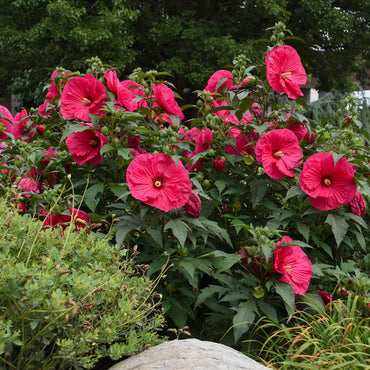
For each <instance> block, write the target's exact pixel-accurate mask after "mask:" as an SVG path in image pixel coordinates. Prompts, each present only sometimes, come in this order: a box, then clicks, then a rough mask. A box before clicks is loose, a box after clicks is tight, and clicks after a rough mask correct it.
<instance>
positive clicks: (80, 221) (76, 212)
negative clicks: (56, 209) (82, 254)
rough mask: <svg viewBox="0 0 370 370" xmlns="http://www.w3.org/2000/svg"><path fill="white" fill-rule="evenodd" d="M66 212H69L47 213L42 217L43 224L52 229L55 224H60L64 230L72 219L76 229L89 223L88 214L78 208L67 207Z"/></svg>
mask: <svg viewBox="0 0 370 370" xmlns="http://www.w3.org/2000/svg"><path fill="white" fill-rule="evenodd" d="M43 213H44V214H45V213H46V214H47V213H48V212H45V211H44V212H43ZM68 213H69V214H64V213H58V214H55V215H51V214H49V215H48V216H47V217H46V218H45V219H44V226H45V227H51V228H53V229H54V228H55V227H56V226H58V225H60V226H61V227H62V229H63V230H65V229H66V228H67V227H68V226H69V225H70V224H71V222H72V220H73V221H74V223H75V226H76V230H78V229H83V228H85V227H86V226H89V225H90V224H91V221H90V217H89V215H88V214H87V213H86V212H84V211H81V210H80V209H76V208H72V207H71V208H68ZM76 230H75V231H76Z"/></svg>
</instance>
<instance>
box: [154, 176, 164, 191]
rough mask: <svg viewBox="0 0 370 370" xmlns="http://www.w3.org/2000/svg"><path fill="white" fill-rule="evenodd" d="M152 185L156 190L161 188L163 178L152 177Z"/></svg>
mask: <svg viewBox="0 0 370 370" xmlns="http://www.w3.org/2000/svg"><path fill="white" fill-rule="evenodd" d="M153 186H154V187H155V188H156V189H158V190H160V189H162V188H163V187H164V181H163V179H162V178H161V177H160V178H157V179H154V180H153Z"/></svg>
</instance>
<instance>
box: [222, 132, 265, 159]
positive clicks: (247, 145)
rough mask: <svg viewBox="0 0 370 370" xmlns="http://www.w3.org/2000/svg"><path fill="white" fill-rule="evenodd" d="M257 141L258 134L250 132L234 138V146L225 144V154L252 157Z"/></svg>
mask: <svg viewBox="0 0 370 370" xmlns="http://www.w3.org/2000/svg"><path fill="white" fill-rule="evenodd" d="M257 140H258V133H257V132H255V131H251V132H248V133H246V134H245V135H240V136H237V137H236V138H235V145H230V144H227V145H226V147H225V152H226V153H227V154H235V155H238V156H242V155H248V154H249V155H252V156H253V155H254V147H255V145H256V141H257Z"/></svg>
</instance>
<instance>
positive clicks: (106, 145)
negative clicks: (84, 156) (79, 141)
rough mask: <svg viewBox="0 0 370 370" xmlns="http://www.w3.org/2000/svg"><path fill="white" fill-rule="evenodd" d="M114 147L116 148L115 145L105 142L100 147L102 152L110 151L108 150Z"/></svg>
mask: <svg viewBox="0 0 370 370" xmlns="http://www.w3.org/2000/svg"><path fill="white" fill-rule="evenodd" d="M113 149H114V147H113V146H112V145H109V144H105V145H104V146H103V147H102V148H101V149H100V154H104V153H108V152H110V151H112V150H113Z"/></svg>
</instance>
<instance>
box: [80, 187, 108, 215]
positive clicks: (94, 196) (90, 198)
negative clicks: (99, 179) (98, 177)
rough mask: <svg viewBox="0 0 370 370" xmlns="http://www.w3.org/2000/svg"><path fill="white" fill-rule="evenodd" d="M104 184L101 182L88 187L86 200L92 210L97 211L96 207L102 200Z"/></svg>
mask: <svg viewBox="0 0 370 370" xmlns="http://www.w3.org/2000/svg"><path fill="white" fill-rule="evenodd" d="M103 190H104V184H102V183H99V184H95V185H93V186H91V187H90V188H88V189H87V191H86V194H85V198H84V202H85V204H86V205H87V206H88V207H89V208H90V210H91V212H95V209H96V207H97V206H98V204H99V202H100V196H99V195H101V194H102V193H103Z"/></svg>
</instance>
